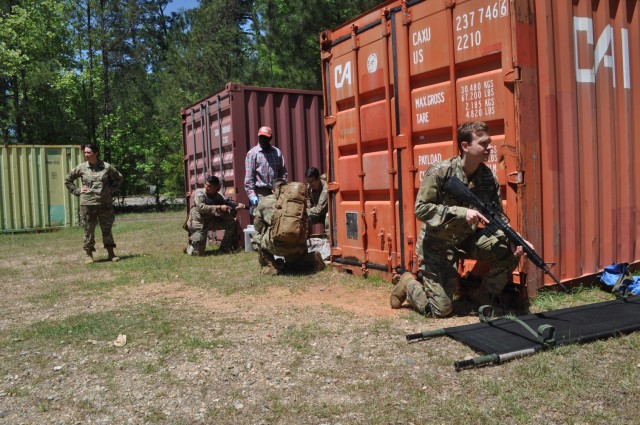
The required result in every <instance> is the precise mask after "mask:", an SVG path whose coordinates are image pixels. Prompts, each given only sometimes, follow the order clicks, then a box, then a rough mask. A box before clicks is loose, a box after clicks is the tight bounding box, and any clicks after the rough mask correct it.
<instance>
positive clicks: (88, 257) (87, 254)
mask: <svg viewBox="0 0 640 425" xmlns="http://www.w3.org/2000/svg"><path fill="white" fill-rule="evenodd" d="M84 253H85V257H84V263H85V264H91V263H93V252H91V251H90V250H85V251H84Z"/></svg>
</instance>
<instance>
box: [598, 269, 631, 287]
mask: <svg viewBox="0 0 640 425" xmlns="http://www.w3.org/2000/svg"><path fill="white" fill-rule="evenodd" d="M628 274H629V263H618V264H612V265H610V266H607V267H605V268H604V271H603V272H602V275H601V276H600V282H602V283H603V284H604V285H605V286H607V287H609V289H612V288H613V287H614V286H615V284H616V283H617V282H618V280H619V279H620V278H621V277H622V276H624V275H628Z"/></svg>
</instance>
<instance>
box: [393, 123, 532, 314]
mask: <svg viewBox="0 0 640 425" xmlns="http://www.w3.org/2000/svg"><path fill="white" fill-rule="evenodd" d="M490 144H491V138H490V136H489V134H488V126H487V124H486V123H483V122H467V123H464V124H462V125H461V126H460V127H459V128H458V148H459V150H460V156H458V157H454V158H451V159H448V160H445V161H441V162H438V163H435V164H433V165H432V166H431V167H430V168H429V169H428V170H427V172H426V174H425V176H424V179H423V180H422V184H421V186H420V190H419V192H418V196H417V198H416V204H415V211H416V217H417V218H418V219H419V220H420V221H422V222H423V224H422V228H421V238H422V237H423V239H421V238H419V239H418V240H419V241H420V240H422V246H420V244H418V246H419V247H420V248H421V249H420V250H418V255H419V256H420V257H421V258H422V260H423V262H422V265H421V267H420V268H421V271H422V274H423V283H420V282H419V281H417V280H415V279H414V278H413V275H411V274H410V273H405V274H404V275H402V276H401V277H400V281H399V282H398V284H397V285H396V287H395V288H394V290H393V292H392V293H391V298H390V301H391V307H392V308H400V307H401V305H402V303H403V302H404V300H405V299H407V301H408V302H409V304H411V306H412V307H414V308H415V309H416V310H417V311H419V312H420V313H422V314H425V315H427V314H429V315H432V316H434V317H445V316H448V315H449V314H451V312H452V298H453V294H454V291H455V288H456V283H457V281H458V260H459V259H460V258H473V259H477V260H482V261H487V262H489V263H490V264H491V266H490V269H489V271H488V273H487V274H486V276H484V278H483V281H482V284H481V285H480V287H479V288H478V289H477V290H476V291H475V292H474V293H473V294H472V295H471V301H472V302H474V303H475V304H478V305H484V304H491V302H492V298H493V297H494V296H497V295H499V294H500V293H501V292H502V289H503V288H504V287H505V285H506V284H507V283H508V281H509V279H510V277H511V274H512V273H513V271H514V270H515V268H516V267H517V265H518V262H519V260H520V257H521V256H522V254H523V250H522V247H521V246H518V247H514V246H512V245H511V243H510V242H509V241H508V239H507V238H506V236H505V235H504V234H503V233H502V232H501V231H499V232H497V233H496V234H491V233H490V232H488V231H486V229H484V228H480V229H479V228H478V224H480V223H484V224H486V223H487V222H488V220H487V218H486V217H484V216H483V215H482V214H481V213H480V212H478V211H476V210H475V209H472V208H470V206H469V205H463V204H462V203H461V202H460V201H459V200H458V199H456V198H454V197H453V196H451V195H450V194H448V193H445V192H444V191H443V190H442V185H443V184H444V182H445V181H446V180H447V178H449V177H451V176H455V177H457V178H458V179H460V181H462V182H463V183H464V184H465V185H467V186H468V187H469V189H470V190H471V191H472V192H473V193H475V194H476V195H477V196H478V198H480V200H481V201H482V202H484V203H488V202H493V203H495V205H498V206H501V205H502V202H501V200H500V185H499V184H498V181H497V179H496V177H495V175H494V174H493V172H492V171H491V170H490V169H489V167H487V166H486V165H485V164H484V162H485V161H486V160H487V159H488V157H489V153H490Z"/></svg>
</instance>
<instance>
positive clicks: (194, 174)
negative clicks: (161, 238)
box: [182, 83, 325, 245]
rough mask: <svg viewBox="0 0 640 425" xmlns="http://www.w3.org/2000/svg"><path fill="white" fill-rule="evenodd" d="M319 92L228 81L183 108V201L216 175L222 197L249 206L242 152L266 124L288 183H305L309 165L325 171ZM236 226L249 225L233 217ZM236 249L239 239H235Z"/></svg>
mask: <svg viewBox="0 0 640 425" xmlns="http://www.w3.org/2000/svg"><path fill="white" fill-rule="evenodd" d="M322 111H323V105H322V93H321V92H319V91H307V90H289V89H276V88H266V87H250V86H243V85H240V84H236V83H229V84H227V85H226V87H225V89H224V90H222V91H220V92H218V93H216V94H213V95H211V96H209V97H207V98H204V99H202V100H200V101H199V102H196V103H194V104H193V105H191V106H189V107H187V108H184V109H182V145H183V149H184V176H185V197H186V202H187V208H190V206H191V194H192V193H193V191H195V190H196V189H197V188H199V187H204V180H205V178H206V176H209V175H216V176H218V177H219V178H220V180H221V182H222V190H221V193H223V194H224V196H226V197H231V198H232V199H234V200H236V201H237V202H242V203H244V204H245V205H249V199H248V197H247V194H246V192H245V190H244V177H245V167H244V160H245V157H246V155H247V152H248V151H249V150H250V149H251V148H252V147H254V146H255V145H256V144H257V143H258V137H257V135H258V129H259V128H260V127H261V126H265V125H266V126H269V127H271V129H272V131H273V139H272V141H271V143H272V144H273V145H274V146H276V147H278V148H280V150H281V151H282V155H283V156H284V158H285V163H286V166H287V171H288V180H289V181H304V173H305V171H306V170H307V168H308V167H311V166H313V167H316V168H318V169H319V170H320V171H321V172H324V169H325V167H324V162H325V161H324V152H325V144H324V129H323V126H322ZM238 222H239V224H240V228H241V229H244V228H246V226H247V225H248V224H249V222H250V217H249V213H248V211H247V210H243V211H240V212H239V213H238ZM238 238H239V243H240V245H242V244H243V242H244V239H243V238H241V237H240V234H239V235H238Z"/></svg>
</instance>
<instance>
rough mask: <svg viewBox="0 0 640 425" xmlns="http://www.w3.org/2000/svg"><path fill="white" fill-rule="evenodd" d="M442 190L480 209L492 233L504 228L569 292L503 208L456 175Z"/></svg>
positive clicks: (508, 234) (508, 235) (514, 240)
mask: <svg viewBox="0 0 640 425" xmlns="http://www.w3.org/2000/svg"><path fill="white" fill-rule="evenodd" d="M442 190H444V191H445V192H447V193H449V194H450V195H453V196H455V197H456V198H458V199H460V200H461V201H463V202H465V203H466V204H467V205H471V206H473V207H475V208H477V209H478V211H480V213H481V214H482V215H484V216H485V217H487V218H488V219H489V223H486V224H485V225H486V227H487V229H488V230H489V231H490V232H491V233H495V232H497V231H498V230H502V232H504V234H505V235H506V236H507V238H508V239H509V241H511V242H512V243H513V244H514V245H516V246H521V247H522V250H523V251H524V252H525V254H527V258H528V259H529V260H530V261H531V262H532V263H533V264H535V266H536V267H538V268H539V269H540V270H542V271H543V272H544V273H545V274H546V275H548V276H549V277H550V278H551V279H553V281H554V282H555V283H557V284H558V286H559V287H561V288H562V290H564V292H569V289H567V287H566V286H564V285H563V284H562V283H561V282H560V279H558V278H557V277H556V276H555V275H554V274H553V273H552V272H551V268H550V267H549V265H548V264H547V263H546V262H545V261H544V260H543V259H542V258H541V257H540V256H539V255H538V254H537V253H536V252H535V251H534V250H533V249H532V248H531V247H530V246H529V244H528V243H527V242H526V241H525V240H524V239H522V237H521V236H520V235H519V234H517V233H516V232H515V230H513V229H512V228H511V226H509V218H508V217H507V216H506V215H505V214H504V213H503V212H502V211H501V209H500V208H499V207H498V206H497V205H496V204H495V203H493V202H490V203H486V204H485V203H483V202H482V201H481V200H480V199H479V198H478V197H477V196H476V194H475V193H473V192H471V191H470V190H469V188H468V187H466V186H465V185H464V183H462V182H461V181H460V179H458V178H457V177H455V176H451V177H449V178H448V179H447V181H445V183H444V185H443V186H442Z"/></svg>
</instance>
